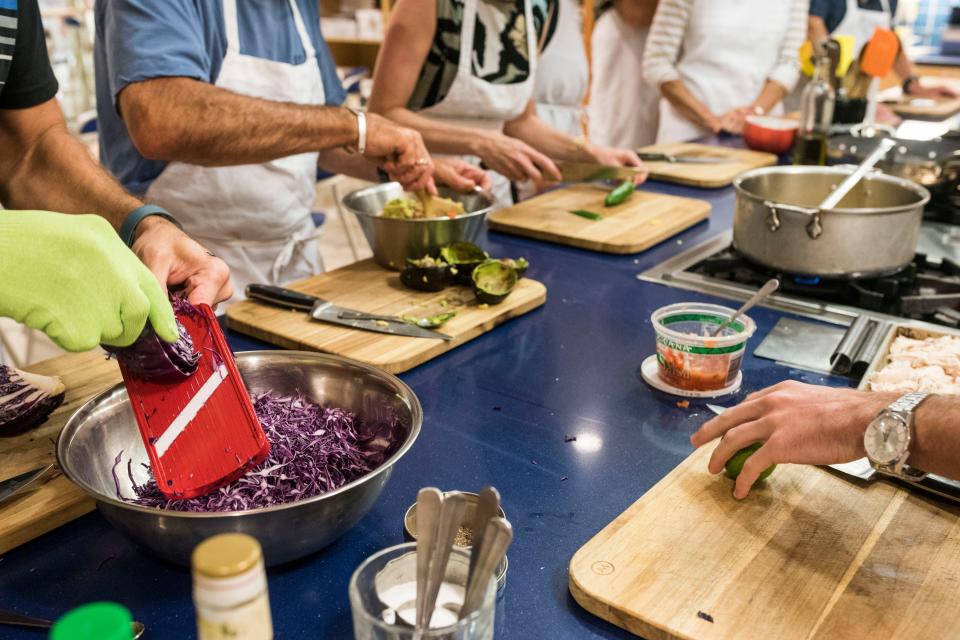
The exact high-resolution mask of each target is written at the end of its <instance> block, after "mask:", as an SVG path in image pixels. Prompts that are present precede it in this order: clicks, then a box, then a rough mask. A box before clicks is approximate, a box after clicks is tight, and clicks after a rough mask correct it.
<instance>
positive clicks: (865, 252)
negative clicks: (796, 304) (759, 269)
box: [733, 166, 930, 277]
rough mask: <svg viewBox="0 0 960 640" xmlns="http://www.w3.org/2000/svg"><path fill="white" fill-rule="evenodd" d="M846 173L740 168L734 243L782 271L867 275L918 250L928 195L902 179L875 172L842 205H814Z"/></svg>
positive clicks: (891, 266)
mask: <svg viewBox="0 0 960 640" xmlns="http://www.w3.org/2000/svg"><path fill="white" fill-rule="evenodd" d="M849 173H850V171H849V170H848V169H842V168H839V167H807V166H801V167H766V168H763V169H755V170H753V171H748V172H746V173H744V174H741V175H740V176H739V177H738V178H737V179H736V180H735V181H734V187H735V188H736V190H737V205H736V210H735V212H734V218H733V244H734V246H735V247H736V248H737V249H738V250H739V251H740V252H741V253H743V254H744V255H745V256H747V257H748V258H750V259H751V260H753V261H755V262H757V263H759V264H762V265H764V266H767V267H770V268H772V269H776V270H779V271H783V272H786V273H795V274H804V275H815V276H830V277H865V276H876V275H881V274H886V273H892V272H894V271H896V270H898V269H900V268H902V267H904V266H905V265H906V264H907V263H909V262H910V261H911V260H912V259H913V256H914V253H915V252H916V249H917V238H918V236H919V233H920V223H921V221H922V218H923V207H924V205H926V204H927V202H928V201H929V200H930V193H929V192H928V191H927V190H926V189H924V188H923V187H921V186H919V185H916V184H914V183H912V182H909V181H907V180H904V179H902V178H896V177H893V176H887V175H883V174H880V173H873V174H871V175H868V176H867V177H865V178H864V179H863V180H862V181H861V182H860V184H859V185H857V186H856V187H855V188H854V190H853V191H851V192H850V193H849V194H848V195H847V197H846V198H844V199H843V201H841V203H840V204H841V205H842V206H840V207H837V208H835V209H830V210H827V211H821V210H820V209H819V208H818V207H817V205H818V204H819V203H820V201H822V200H823V199H824V198H825V197H826V196H827V195H828V194H829V193H830V191H831V190H832V189H834V188H835V187H836V186H837V185H838V184H839V183H840V182H841V181H842V180H843V179H844V178H845V177H846V176H847V175H848V174H849Z"/></svg>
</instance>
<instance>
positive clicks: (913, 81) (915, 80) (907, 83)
mask: <svg viewBox="0 0 960 640" xmlns="http://www.w3.org/2000/svg"><path fill="white" fill-rule="evenodd" d="M918 82H920V78H919V77H917V76H910V77H908V78H907V79H906V80H904V81H903V93H904V94H906V95H909V94H910V87H912V86H913V85H914V84H916V83H918Z"/></svg>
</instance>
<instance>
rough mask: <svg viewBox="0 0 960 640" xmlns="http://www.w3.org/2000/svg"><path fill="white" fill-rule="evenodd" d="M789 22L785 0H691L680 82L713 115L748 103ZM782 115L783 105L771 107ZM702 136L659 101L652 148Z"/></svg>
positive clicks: (777, 53)
mask: <svg viewBox="0 0 960 640" xmlns="http://www.w3.org/2000/svg"><path fill="white" fill-rule="evenodd" d="M789 22H790V3H789V2H786V1H785V0H776V1H771V0H697V1H696V2H695V3H694V6H693V8H691V10H690V18H689V22H688V23H687V28H686V31H685V33H684V37H683V45H682V47H681V55H680V60H679V62H678V63H677V65H676V66H677V70H678V71H679V72H680V77H681V78H682V79H683V81H684V83H685V84H686V85H687V87H688V88H689V89H690V91H691V92H692V93H693V95H694V96H696V97H697V99H699V100H700V101H701V102H703V103H704V104H705V105H707V108H709V109H710V111H711V112H713V113H714V114H716V115H721V114H723V113H726V112H727V111H729V110H731V109H734V108H736V107H742V106H744V105H747V104H749V103H750V102H751V101H752V100H754V99H755V98H756V97H757V96H758V95H759V94H760V90H761V89H762V88H763V85H764V83H765V82H766V81H767V75H768V74H769V73H770V71H771V70H772V69H773V67H774V66H775V65H776V62H777V60H778V59H779V57H780V45H781V43H782V42H783V38H784V36H785V35H786V33H787V29H788V28H789ZM745 45H747V46H745ZM782 112H783V105H777V108H775V109H774V110H773V111H772V112H771V113H774V114H779V113H782ZM708 133H709V131H708V130H706V129H704V128H703V127H701V126H699V125H696V124H694V123H693V122H691V121H689V120H687V119H686V118H685V117H684V116H682V115H681V114H680V112H679V111H678V110H677V109H675V108H674V107H673V105H671V104H670V103H669V102H668V101H667V100H666V99H665V98H661V100H660V123H659V127H658V129H657V142H658V143H667V142H680V141H686V140H692V139H694V138H699V137H700V136H704V135H707V134H708Z"/></svg>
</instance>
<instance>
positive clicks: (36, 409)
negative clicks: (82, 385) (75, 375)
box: [0, 364, 65, 435]
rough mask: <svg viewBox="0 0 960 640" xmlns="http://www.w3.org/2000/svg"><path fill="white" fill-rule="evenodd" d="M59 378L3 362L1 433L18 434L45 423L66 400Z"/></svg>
mask: <svg viewBox="0 0 960 640" xmlns="http://www.w3.org/2000/svg"><path fill="white" fill-rule="evenodd" d="M64 391H65V390H64V386H63V382H61V381H60V378H57V377H51V376H42V375H39V374H36V373H28V372H26V371H20V370H19V369H14V368H13V367H10V366H7V365H2V364H0V435H15V434H18V433H22V432H24V431H26V430H27V429H30V428H32V427H35V426H37V425H39V424H40V423H42V422H43V421H44V420H46V419H47V417H48V416H49V415H50V414H51V413H52V412H53V410H54V409H56V408H57V407H59V406H60V404H61V403H62V402H63V395H64Z"/></svg>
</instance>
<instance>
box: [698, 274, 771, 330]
mask: <svg viewBox="0 0 960 640" xmlns="http://www.w3.org/2000/svg"><path fill="white" fill-rule="evenodd" d="M779 288H780V281H779V280H777V279H776V278H770V279H769V280H767V281H766V283H765V284H764V285H763V286H762V287H760V289H759V290H758V291H757V292H756V293H755V294H753V295H752V296H750V298H749V299H747V301H746V302H744V303H743V306H741V307H740V308H739V309H737V311H736V313H734V314H733V315H732V316H730V317H729V318H727V320H726V321H725V322H724V323H723V324H721V325H720V326H719V327H717V329H716V330H715V331H714V332H713V333H712V334H711V335H714V336H718V335H720V334H721V333H722V332H723V330H724V329H726V328H727V327H729V326H730V325H732V324H733V323H734V322H736V321H737V318H739V317H740V316H742V315H743V314H745V313H746V312H747V311H750V309H753V308H754V307H755V306H756V305H757V303H758V302H760V301H761V300H763V299H765V298H766V297H767V296H769V295H770V294H771V293H773V292H774V291H776V290H777V289H779Z"/></svg>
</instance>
